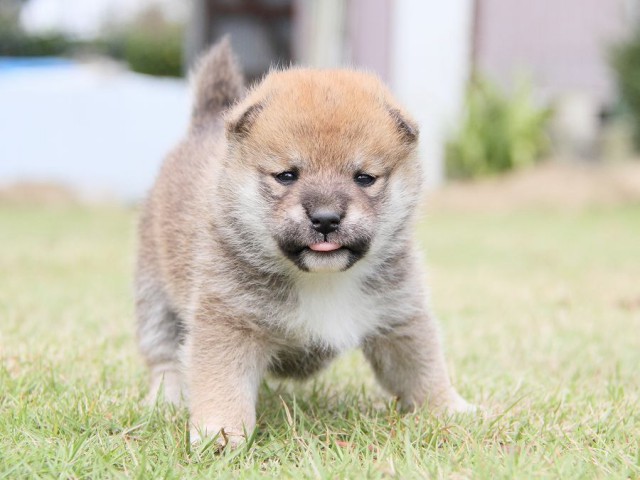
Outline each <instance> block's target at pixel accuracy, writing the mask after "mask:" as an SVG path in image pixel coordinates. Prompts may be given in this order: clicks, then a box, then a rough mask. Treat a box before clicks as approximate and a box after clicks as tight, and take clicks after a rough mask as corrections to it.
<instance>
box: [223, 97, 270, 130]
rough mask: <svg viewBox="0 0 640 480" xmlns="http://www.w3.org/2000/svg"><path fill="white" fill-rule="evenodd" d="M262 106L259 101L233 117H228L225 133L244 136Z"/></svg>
mask: <svg viewBox="0 0 640 480" xmlns="http://www.w3.org/2000/svg"><path fill="white" fill-rule="evenodd" d="M263 108H264V106H263V105H262V104H261V103H256V104H254V105H251V106H250V107H249V108H247V109H246V110H244V111H243V112H242V113H240V115H236V117H235V118H230V119H228V120H227V133H228V134H229V135H234V136H237V137H246V136H247V135H248V134H249V132H250V131H251V127H252V125H253V124H254V123H255V121H256V119H257V118H258V115H260V112H261V111H262V109H263Z"/></svg>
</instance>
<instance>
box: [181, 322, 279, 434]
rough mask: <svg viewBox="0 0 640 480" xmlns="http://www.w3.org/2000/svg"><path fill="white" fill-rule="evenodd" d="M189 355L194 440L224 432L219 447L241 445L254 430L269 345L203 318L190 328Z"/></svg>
mask: <svg viewBox="0 0 640 480" xmlns="http://www.w3.org/2000/svg"><path fill="white" fill-rule="evenodd" d="M185 353H186V358H185V360H186V365H185V366H186V374H187V382H188V385H189V404H190V414H191V441H192V442H197V441H199V440H200V439H201V438H203V437H205V436H207V437H212V436H214V435H217V434H220V435H219V437H218V442H219V443H220V444H221V445H223V446H224V445H227V444H230V445H231V446H237V445H238V444H240V443H242V442H243V441H244V440H245V433H246V434H247V435H249V434H251V432H252V431H253V429H254V428H255V424H256V412H255V408H256V400H257V396H258V387H259V385H260V382H261V380H262V377H263V375H264V372H265V369H266V365H267V363H268V356H267V353H266V348H265V346H264V345H263V343H262V342H261V341H260V339H259V338H257V336H256V335H255V334H254V332H253V331H251V330H250V329H248V328H242V327H239V326H238V323H235V322H233V321H232V320H229V319H220V318H215V317H212V316H209V315H206V314H202V315H197V316H196V318H195V320H194V322H193V323H192V325H191V328H190V329H189V332H188V336H187V342H186V352H185Z"/></svg>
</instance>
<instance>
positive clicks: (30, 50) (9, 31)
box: [0, 17, 74, 57]
mask: <svg viewBox="0 0 640 480" xmlns="http://www.w3.org/2000/svg"><path fill="white" fill-rule="evenodd" d="M73 46H74V42H73V41H72V40H70V39H69V38H67V37H66V36H65V35H63V34H61V33H46V34H37V35H30V34H27V33H26V32H25V31H24V30H23V29H22V28H20V26H19V25H18V24H17V23H16V22H15V21H13V20H12V19H10V18H6V17H0V56H8V57H44V56H54V55H63V54H66V53H69V51H70V50H71V49H72V48H73Z"/></svg>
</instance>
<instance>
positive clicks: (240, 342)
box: [135, 40, 472, 445]
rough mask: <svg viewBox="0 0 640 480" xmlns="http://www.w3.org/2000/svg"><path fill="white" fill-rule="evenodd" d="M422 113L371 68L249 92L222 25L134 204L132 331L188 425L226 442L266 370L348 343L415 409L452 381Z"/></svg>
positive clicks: (445, 393)
mask: <svg viewBox="0 0 640 480" xmlns="http://www.w3.org/2000/svg"><path fill="white" fill-rule="evenodd" d="M417 143H418V128H417V126H416V124H415V122H414V121H413V120H412V119H411V118H410V117H409V116H408V115H407V114H406V113H405V112H404V110H403V109H402V108H401V107H400V106H399V105H398V104H397V103H396V101H395V100H394V99H393V97H392V96H391V94H390V93H389V91H388V90H387V89H386V88H385V87H384V86H383V85H382V84H381V83H380V81H379V80H378V79H377V78H376V77H375V76H373V75H370V74H367V73H362V72H357V71H348V70H307V69H298V68H292V69H290V70H285V71H273V72H271V73H270V74H268V75H267V76H266V77H265V78H264V80H263V81H262V82H261V83H260V84H258V85H257V86H256V87H255V88H253V89H251V90H249V91H248V92H245V89H244V86H243V80H242V75H241V73H240V71H239V69H238V67H237V63H236V60H235V58H234V56H233V53H232V52H231V49H230V46H229V43H228V41H226V40H223V41H222V42H221V43H219V44H218V45H217V46H215V47H214V48H213V49H212V50H211V51H210V52H209V53H208V54H207V55H206V56H205V57H204V58H203V60H202V61H201V63H200V65H199V67H198V68H197V71H196V75H195V102H194V107H193V115H192V121H191V126H190V129H189V132H188V134H187V136H186V138H185V139H184V141H183V142H182V143H181V144H180V145H178V147H177V148H176V149H175V150H174V151H173V152H172V153H171V154H170V155H169V156H168V158H167V159H166V161H165V162H164V164H163V166H162V169H161V171H160V174H159V176H158V178H157V180H156V183H155V185H154V187H153V189H152V190H151V192H150V194H149V197H148V199H147V201H146V203H145V205H144V207H143V211H142V215H141V220H140V229H139V233H140V235H139V236H140V242H139V245H140V246H139V252H138V265H137V273H136V282H135V287H136V307H137V309H136V310H137V319H138V338H139V345H140V350H141V352H142V354H143V355H144V357H145V359H146V361H147V364H148V366H149V368H150V371H151V390H150V397H149V399H150V400H151V401H154V400H155V398H156V396H157V395H159V394H161V396H162V398H164V400H166V401H169V402H174V403H178V402H180V401H181V399H182V398H184V399H185V400H186V401H187V402H188V405H189V410H190V415H191V426H192V427H191V428H192V431H191V439H192V440H193V441H197V440H198V439H199V438H202V436H205V435H206V436H213V435H218V434H219V435H218V438H219V441H220V442H221V443H222V444H225V443H227V442H229V443H231V444H233V445H237V444H238V443H239V442H241V441H242V440H243V438H244V435H246V434H250V433H251V432H252V431H253V429H254V427H255V423H256V413H255V408H256V398H257V394H258V387H259V385H260V382H261V380H262V379H263V377H264V375H265V374H267V373H271V374H274V375H276V376H280V377H294V378H306V377H308V376H309V375H312V374H313V373H315V372H317V371H318V370H320V369H321V368H323V367H324V366H326V365H327V363H328V362H329V361H330V360H331V359H333V358H334V357H336V356H337V355H338V354H340V353H341V352H343V351H345V350H348V349H352V348H356V347H360V348H362V349H363V352H364V355H365V356H366V358H367V359H368V361H369V362H370V363H371V366H372V368H373V370H374V372H375V375H376V377H377V379H378V381H379V382H380V384H381V385H382V386H383V387H384V388H386V389H387V390H388V391H389V392H390V393H391V394H393V395H395V396H397V397H398V399H399V401H400V402H401V405H403V406H404V407H406V408H409V409H413V408H416V407H418V406H420V405H422V404H424V403H425V402H426V403H427V404H428V405H429V407H431V408H432V409H434V410H435V411H449V412H459V411H466V410H470V409H472V407H471V406H470V405H469V404H467V403H466V402H465V401H464V400H463V399H462V398H461V397H460V396H459V395H458V394H457V393H456V391H455V390H454V388H453V387H452V385H451V381H450V379H449V375H448V373H447V367H446V364H445V358H444V355H443V351H442V346H441V343H440V340H439V336H438V329H437V325H436V322H435V320H434V318H433V316H432V315H431V314H430V313H429V310H428V308H427V301H426V298H427V294H426V289H425V287H424V285H423V281H422V264H421V261H420V259H419V256H418V253H417V249H416V246H415V244H414V241H413V240H412V230H413V225H414V219H415V214H416V207H417V204H418V203H419V200H420V195H421V187H422V177H423V173H422V170H421V167H420V162H419V161H418V159H417V158H416V145H417Z"/></svg>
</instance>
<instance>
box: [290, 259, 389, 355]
mask: <svg viewBox="0 0 640 480" xmlns="http://www.w3.org/2000/svg"><path fill="white" fill-rule="evenodd" d="M361 278H362V275H359V274H358V269H352V270H350V271H347V272H336V273H312V274H305V275H303V276H301V277H300V278H299V281H298V282H297V287H298V303H297V309H296V311H295V312H292V316H291V317H290V318H289V319H288V325H287V327H288V329H289V330H290V331H291V332H292V333H294V334H295V335H296V336H298V337H299V338H301V339H305V340H307V341H308V340H312V341H314V342H317V343H320V344H323V345H326V346H327V347H332V348H334V349H336V350H345V349H348V348H353V347H356V346H358V345H359V344H360V342H361V341H362V339H363V338H364V337H365V336H367V335H368V334H370V333H372V332H374V331H375V330H376V329H377V328H378V326H379V317H380V315H379V311H378V308H376V307H377V306H376V301H375V298H374V297H372V296H371V295H368V294H367V292H366V291H365V288H363V285H362V281H361Z"/></svg>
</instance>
